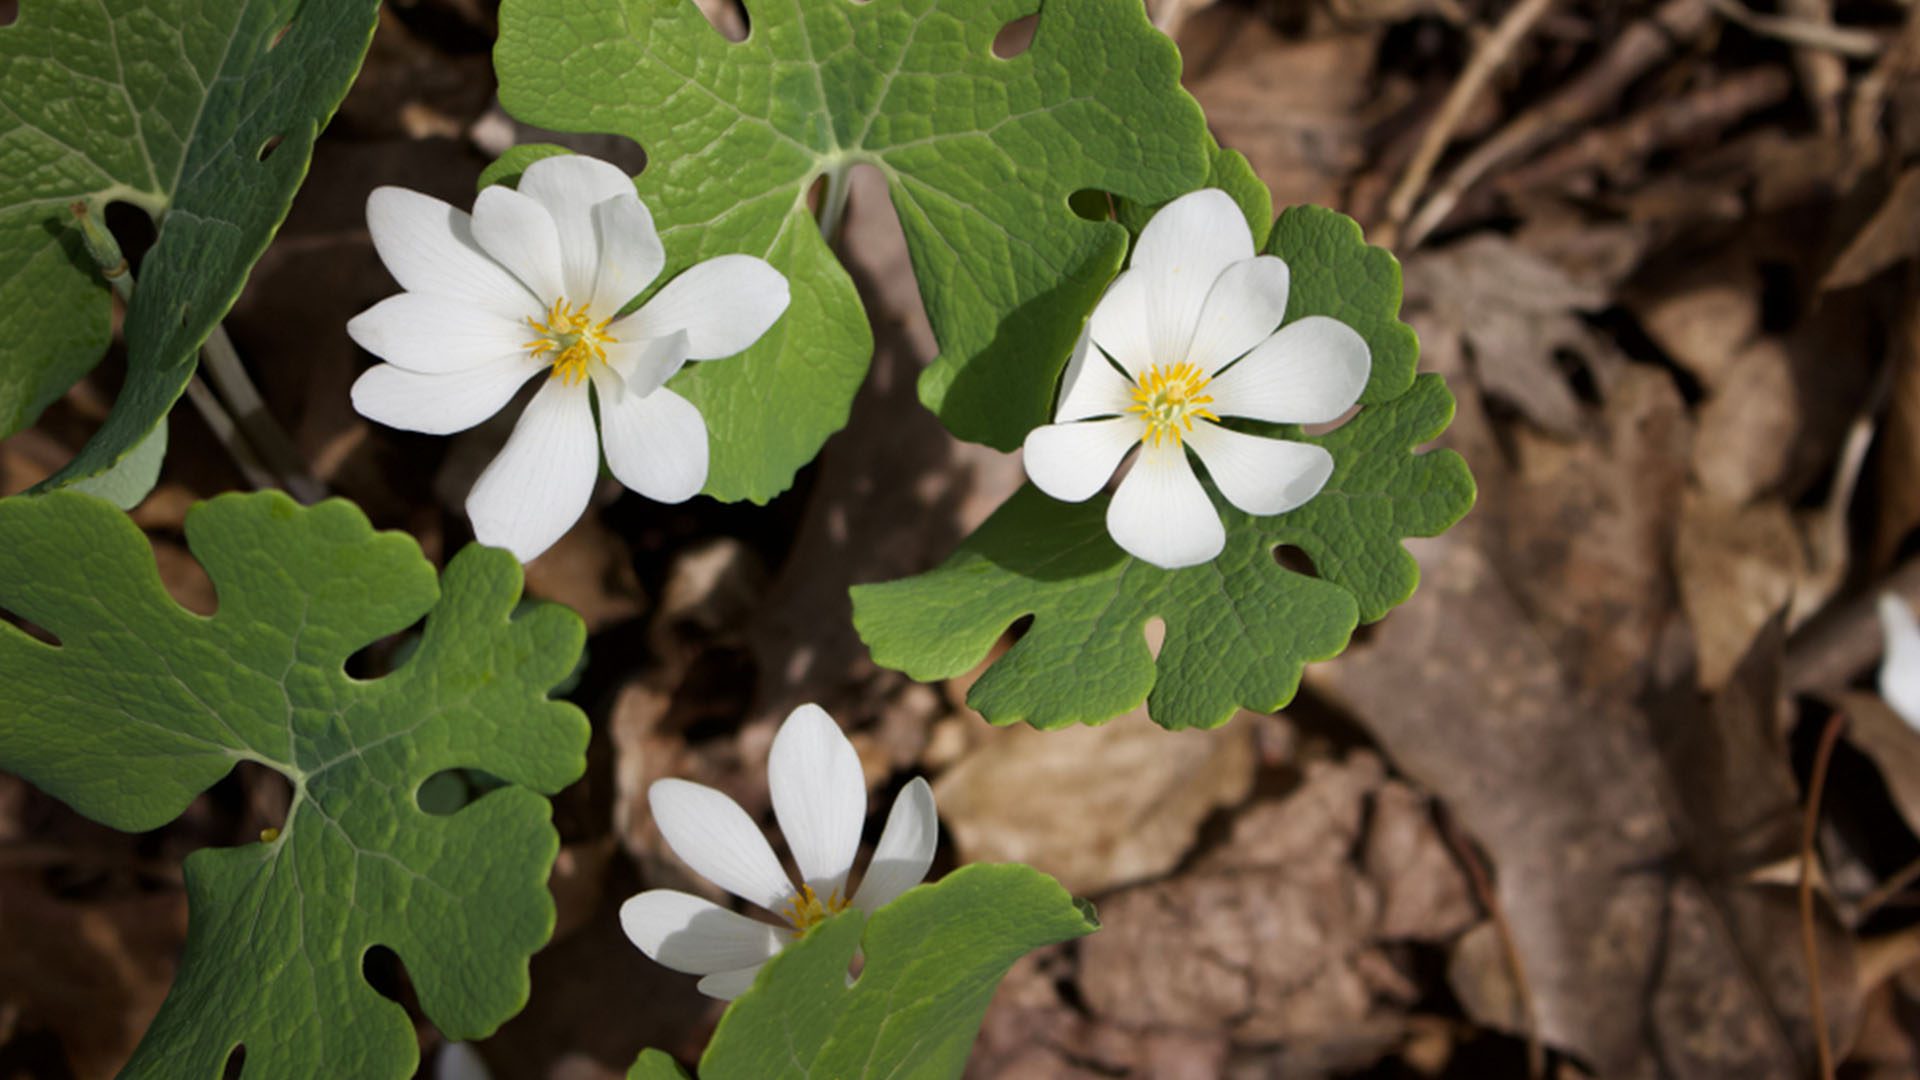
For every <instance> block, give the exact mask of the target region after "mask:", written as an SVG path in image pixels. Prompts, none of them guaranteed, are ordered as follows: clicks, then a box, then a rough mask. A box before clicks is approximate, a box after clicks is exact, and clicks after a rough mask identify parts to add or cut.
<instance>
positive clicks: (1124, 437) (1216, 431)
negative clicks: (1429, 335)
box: [1026, 188, 1372, 570]
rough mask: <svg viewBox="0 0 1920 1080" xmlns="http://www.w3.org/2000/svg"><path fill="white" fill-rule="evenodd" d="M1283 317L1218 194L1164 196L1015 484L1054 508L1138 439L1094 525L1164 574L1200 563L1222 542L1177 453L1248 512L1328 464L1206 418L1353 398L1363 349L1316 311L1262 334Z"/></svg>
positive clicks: (1318, 454)
mask: <svg viewBox="0 0 1920 1080" xmlns="http://www.w3.org/2000/svg"><path fill="white" fill-rule="evenodd" d="M1286 312H1287V264H1286V263H1285V262H1282V261H1281V260H1280V259H1278V258H1275V257H1274V256H1272V255H1255V254H1254V252H1253V235H1252V233H1251V232H1250V231H1249V230H1248V228H1247V221H1246V218H1245V217H1244V216H1243V215H1242V214H1241V213H1240V209H1239V207H1238V206H1236V205H1235V204H1234V201H1233V199H1232V198H1231V197H1229V196H1228V195H1227V194H1226V193H1225V192H1223V191H1219V190H1216V189H1212V188H1209V189H1207V190H1204V191H1196V192H1193V193H1192V194H1190V195H1183V196H1181V197H1180V198H1178V199H1175V200H1174V201H1173V202H1171V203H1168V204H1167V205H1166V206H1165V207H1164V208H1162V209H1161V211H1160V212H1159V213H1158V214H1155V215H1154V218H1153V220H1152V221H1150V222H1148V223H1147V227H1146V228H1145V229H1143V230H1142V231H1141V233H1140V239H1139V242H1138V243H1136V244H1135V245H1134V249H1133V262H1132V264H1131V266H1130V267H1129V268H1128V269H1127V270H1126V271H1125V272H1123V273H1122V274H1121V275H1120V276H1119V277H1117V278H1115V279H1114V282H1113V285H1112V286H1111V287H1109V288H1108V289H1107V293H1106V295H1105V296H1104V297H1102V298H1101V300H1100V303H1099V305H1098V306H1097V307H1095V308H1094V309H1093V317H1092V318H1091V319H1090V320H1088V323H1087V333H1086V334H1085V335H1083V336H1082V338H1081V340H1080V344H1079V346H1078V347H1076V348H1075V350H1074V355H1073V359H1072V361H1071V362H1070V363H1069V364H1068V365H1067V373H1066V377H1065V379H1064V380H1063V382H1062V383H1061V389H1060V404H1059V407H1058V409H1056V410H1055V413H1054V423H1051V424H1047V425H1045V426H1042V427H1038V428H1035V429H1034V430H1033V431H1032V432H1031V433H1030V434H1028V436H1027V441H1026V466H1027V475H1028V476H1029V477H1030V478H1031V479H1032V480H1033V482H1034V484H1035V486H1037V487H1039V488H1040V490H1042V491H1044V492H1046V493H1047V494H1049V495H1051V496H1053V497H1054V498H1056V499H1061V500H1064V501H1066V502H1082V501H1084V500H1086V499H1089V498H1092V497H1093V496H1094V495H1095V494H1096V493H1098V492H1099V491H1100V489H1101V488H1102V487H1104V486H1105V485H1106V482H1107V479H1108V478H1109V477H1111V476H1112V475H1113V473H1114V470H1115V469H1117V468H1118V467H1119V466H1120V462H1121V459H1122V458H1124V457H1125V456H1126V455H1127V452H1128V451H1129V450H1132V449H1133V448H1134V447H1135V446H1139V447H1140V453H1139V456H1138V458H1137V459H1136V460H1135V461H1134V463H1133V470H1132V471H1131V472H1129V473H1128V474H1127V476H1126V478H1125V479H1123V480H1122V481H1121V482H1120V487H1119V490H1118V491H1116V492H1115V493H1114V496H1113V501H1112V503H1110V504H1109V505H1108V506H1107V531H1108V532H1109V533H1111V534H1112V535H1113V539H1114V542H1115V543H1118V544H1119V545H1120V546H1121V547H1122V548H1124V549H1125V550H1126V551H1127V553H1128V554H1131V555H1133V556H1135V557H1137V558H1140V559H1144V560H1146V561H1147V562H1150V563H1153V564H1154V565H1156V566H1161V567H1165V568H1167V569H1169V570H1171V569H1176V568H1178V567H1182V566H1194V565H1197V564H1199V563H1204V562H1207V561H1208V560H1210V559H1212V558H1213V557H1214V556H1215V555H1218V554H1220V549H1221V548H1222V547H1223V546H1224V545H1225V544H1226V531H1225V529H1223V528H1222V527H1221V524H1220V515H1219V513H1218V512H1217V511H1215V510H1214V508H1213V503H1212V502H1211V501H1210V500H1209V499H1208V497H1207V493H1206V489H1205V488H1203V487H1201V485H1200V480H1199V478H1198V477H1197V476H1195V475H1194V471H1193V465H1192V463H1191V462H1189V461H1188V460H1187V454H1186V448H1187V447H1192V448H1193V451H1194V453H1196V454H1198V455H1199V456H1200V461H1201V463H1202V464H1204V465H1206V467H1207V472H1208V474H1209V475H1210V476H1212V477H1213V482H1214V484H1215V486H1217V487H1218V488H1219V489H1220V493H1221V494H1222V495H1225V496H1226V497H1227V501H1228V502H1231V503H1232V504H1233V505H1235V506H1237V507H1239V508H1240V509H1242V510H1244V511H1246V512H1247V513H1249V514H1258V515H1268V514H1278V513H1282V512H1284V511H1287V510H1291V509H1293V508H1294V507H1297V506H1299V505H1300V504H1302V503H1304V502H1306V501H1307V500H1308V499H1311V498H1313V497H1314V496H1315V495H1316V494H1318V493H1319V491H1320V489H1321V488H1322V487H1323V486H1325V484H1326V482H1327V479H1328V477H1330V476H1332V475H1333V457H1332V455H1330V454H1328V453H1327V452H1326V451H1325V450H1323V449H1321V448H1320V447H1318V446H1312V445H1309V444H1307V443H1298V442H1290V441H1287V440H1283V439H1270V438H1263V437H1260V436H1256V435H1248V434H1245V433H1242V432H1237V431H1233V430H1231V429H1229V428H1226V427H1223V426H1221V425H1220V424H1219V423H1218V422H1217V421H1218V420H1219V419H1220V418H1221V417H1228V416H1239V417H1246V418H1248V419H1252V420H1265V421H1271V422H1274V423H1286V424H1314V423H1325V422H1327V421H1331V420H1335V419H1338V418H1339V417H1340V416H1341V415H1342V414H1343V413H1345V412H1346V411H1347V409H1348V408H1349V407H1350V406H1352V405H1353V403H1354V402H1355V401H1356V400H1358V399H1359V397H1360V391H1361V390H1362V389H1364V388H1365V387H1366V385H1367V374H1368V372H1369V371H1370V370H1371V368H1372V358H1371V356H1370V354H1369V353H1368V350H1367V343H1366V341H1365V340H1364V339H1362V338H1361V337H1360V335H1359V334H1358V333H1355V332H1354V330H1353V328H1351V327H1349V326H1347V325H1346V324H1344V323H1341V322H1339V321H1337V320H1335V319H1331V318H1328V317H1326V316H1323V315H1312V316H1308V317H1306V318H1303V319H1296V320H1294V321H1293V322H1291V323H1288V324H1287V325H1286V326H1284V327H1281V328H1280V330H1279V331H1278V332H1275V330H1274V328H1275V327H1277V326H1280V320H1281V319H1282V318H1284V317H1285V316H1286Z"/></svg>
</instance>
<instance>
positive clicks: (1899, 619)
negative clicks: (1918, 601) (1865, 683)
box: [1880, 593, 1920, 729]
mask: <svg viewBox="0 0 1920 1080" xmlns="http://www.w3.org/2000/svg"><path fill="white" fill-rule="evenodd" d="M1880 630H1881V633H1882V634H1884V635H1885V638H1886V649H1885V651H1884V652H1883V653H1882V654H1881V658H1880V696H1881V697H1882V698H1883V699H1885V700H1886V703H1887V705H1888V706H1889V707H1890V708H1892V709H1893V711H1894V712H1896V713H1899V714H1900V719H1902V720H1905V721H1906V722H1907V726H1908V727H1911V728H1915V729H1920V623H1916V622H1915V621H1914V617H1913V609H1912V608H1910V607H1908V606H1907V604H1906V601H1904V600H1901V599H1900V598H1899V597H1897V596H1895V595H1893V594H1892V593H1881V594H1880Z"/></svg>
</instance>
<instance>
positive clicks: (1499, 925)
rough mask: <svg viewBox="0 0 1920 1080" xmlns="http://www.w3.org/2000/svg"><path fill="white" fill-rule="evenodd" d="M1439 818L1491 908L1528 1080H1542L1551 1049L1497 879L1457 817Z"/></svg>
mask: <svg viewBox="0 0 1920 1080" xmlns="http://www.w3.org/2000/svg"><path fill="white" fill-rule="evenodd" d="M1436 816H1437V817H1438V818H1439V821H1440V831H1441V833H1442V834H1443V835H1444V836H1445V837H1446V841H1447V846H1448V847H1450V848H1452V849H1453V854H1454V857H1455V858H1457V859H1459V860H1460V864H1461V865H1462V866H1464V867H1465V868H1466V871H1467V881H1468V882H1469V883H1470V884H1471V885H1472V886H1473V893H1474V896H1475V897H1476V898H1477V899H1478V900H1479V901H1480V906H1482V907H1484V908H1486V909H1487V917H1488V918H1489V919H1491V920H1492V922H1493V931H1494V933H1496V934H1498V935H1499V936H1500V954H1501V957H1502V958H1503V959H1504V960H1505V961H1506V963H1507V975H1508V976H1509V977H1510V978H1512V979H1513V991H1514V996H1515V997H1517V998H1518V999H1519V1001H1518V1005H1519V1009H1520V1015H1519V1016H1518V1017H1517V1018H1516V1019H1518V1020H1519V1022H1520V1026H1521V1027H1522V1028H1523V1029H1524V1031H1525V1034H1526V1037H1527V1077H1528V1080H1541V1078H1542V1077H1544V1076H1546V1074H1547V1048H1546V1045H1545V1044H1544V1043H1542V1042H1541V1041H1540V1024H1539V1021H1537V1020H1536V1019H1535V1018H1534V1015H1533V989H1532V987H1530V986H1529V985H1528V983H1527V965H1526V964H1525V963H1523V962H1522V961H1521V959H1520V946H1519V944H1518V943H1517V942H1515V941H1514V940H1513V927H1512V926H1511V925H1509V924H1508V922H1507V912H1506V909H1505V908H1504V907H1502V906H1501V904H1500V896H1499V894H1498V893H1496V892H1495V891H1494V889H1493V880H1492V878H1490V877H1489V876H1488V874H1487V868H1486V865H1485V864H1483V863H1482V862H1481V861H1480V856H1479V853H1478V852H1476V851H1474V849H1473V842H1472V841H1470V840H1469V839H1467V837H1465V836H1464V835H1462V834H1461V832H1460V828H1459V826H1457V825H1455V824H1454V821H1453V816H1452V815H1451V814H1448V813H1446V812H1445V810H1444V808H1443V809H1442V811H1441V812H1440V813H1439V814H1437V815H1436Z"/></svg>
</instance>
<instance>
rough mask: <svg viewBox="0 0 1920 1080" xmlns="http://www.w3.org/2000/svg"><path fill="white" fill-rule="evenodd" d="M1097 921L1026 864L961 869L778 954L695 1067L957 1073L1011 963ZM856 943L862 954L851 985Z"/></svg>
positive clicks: (654, 1078) (757, 1076) (812, 1073)
mask: <svg viewBox="0 0 1920 1080" xmlns="http://www.w3.org/2000/svg"><path fill="white" fill-rule="evenodd" d="M1099 928H1100V922H1099V920H1098V919H1097V918H1095V917H1094V914H1093V910H1092V908H1091V907H1090V906H1087V905H1084V904H1082V903H1080V902H1078V901H1076V900H1074V899H1073V897H1072V896H1070V895H1068V894H1067V891H1066V890H1065V889H1063V888H1061V887H1060V884H1059V883H1058V882H1056V881H1054V880H1053V879H1052V878H1050V877H1048V876H1047V875H1045V874H1042V873H1040V872H1039V871H1037V870H1034V869H1033V868H1031V867H1027V866H1020V865H994V864H987V863H976V864H974V865H972V866H965V867H961V868H960V869H958V870H955V871H954V872H953V873H951V874H948V875H947V876H946V877H945V878H943V879H942V880H941V881H939V882H938V883H937V884H932V885H921V886H918V887H916V888H914V889H910V890H908V891H907V892H906V893H905V894H903V895H902V896H901V897H900V898H899V899H897V900H895V901H893V902H892V903H890V904H888V905H886V906H885V907H883V908H881V909H880V910H879V911H876V912H874V914H873V917H872V918H871V919H863V917H862V915H861V914H860V912H859V911H857V910H850V911H847V912H844V913H842V914H840V915H837V916H835V917H834V918H832V919H830V920H828V921H827V922H825V923H822V924H820V925H819V926H817V927H815V928H814V929H813V930H811V931H809V932H808V933H807V935H806V937H804V938H802V939H801V940H800V941H799V942H797V943H795V944H793V945H791V946H789V947H788V948H787V949H786V950H785V951H784V952H782V953H781V954H780V955H779V956H777V957H775V958H774V959H773V960H772V961H771V962H769V963H768V964H767V966H766V967H765V968H763V969H761V972H760V975H759V977H758V978H757V979H755V980H754V984H753V989H752V990H749V991H748V992H747V993H746V994H744V995H742V996H741V997H740V999H739V1000H738V1001H736V1002H734V1003H733V1005H732V1006H731V1007H729V1008H728V1009H727V1012H726V1015H725V1016H723V1017H722V1018H721V1020H720V1026H719V1028H718V1029H717V1030H715V1031H714V1034H713V1042H712V1043H710V1044H708V1046H707V1051H706V1053H705V1054H704V1055H702V1056H701V1059H700V1076H701V1078H702V1080H736V1078H738V1080H749V1078H751V1080H780V1078H812V1080H853V1078H857V1077H914V1078H923V1080H932V1078H935V1077H957V1076H959V1075H960V1074H961V1071H962V1070H963V1069H964V1068H965V1067H966V1064H967V1056H968V1054H969V1053H970V1052H971V1051H972V1049H973V1040H974V1036H975V1035H976V1034H977V1033H978V1032H979V1030H980V1021H981V1018H982V1017H984V1016H985V1015H986V1012H987V1005H988V1003H989V1002H991V1001H992V1000H993V993H994V990H995V989H997V988H998V987H999V985H1000V980H1001V978H1003V977H1004V976H1005V975H1006V973H1007V969H1008V968H1011V967H1012V966H1013V964H1014V961H1016V960H1018V959H1020V958H1021V957H1022V956H1025V955H1026V954H1027V953H1029V952H1032V951H1033V950H1035V949H1038V948H1040V947H1042V946H1046V945H1052V944H1055V943H1058V942H1062V941H1069V940H1071V939H1073V938H1077V937H1082V936H1084V935H1086V934H1090V933H1092V932H1093V931H1095V930H1098V929H1099ZM856 950H857V951H858V953H859V955H861V956H862V957H863V958H864V962H863V964H862V966H861V969H860V974H859V976H858V977H857V978H856V979H854V980H853V983H852V985H851V986H849V985H848V982H847V972H848V970H849V969H850V968H851V966H852V964H853V963H854V958H855V955H856ZM677 1069H678V1067H677V1066H674V1065H673V1064H672V1062H671V1060H670V1059H667V1058H666V1055H664V1054H660V1053H659V1052H658V1051H648V1052H647V1053H646V1054H643V1055H641V1058H640V1060H639V1061H637V1062H635V1063H634V1068H633V1071H631V1072H629V1073H628V1074H627V1075H628V1076H629V1077H630V1078H631V1077H638V1078H642V1080H670V1078H672V1077H674V1076H676V1075H684V1074H681V1073H678V1071H677ZM669 1070H673V1071H669Z"/></svg>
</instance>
